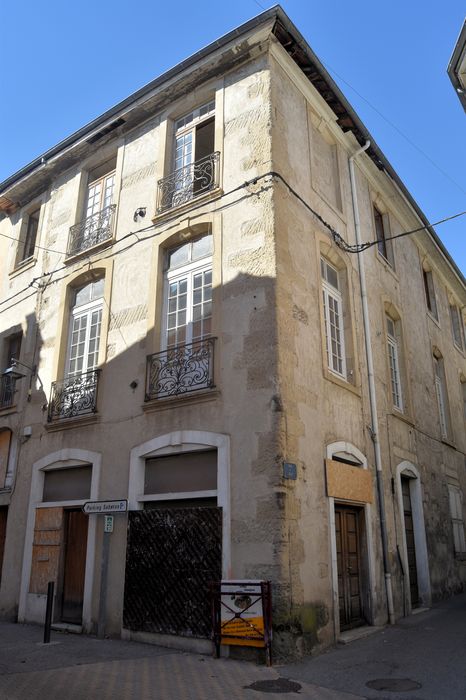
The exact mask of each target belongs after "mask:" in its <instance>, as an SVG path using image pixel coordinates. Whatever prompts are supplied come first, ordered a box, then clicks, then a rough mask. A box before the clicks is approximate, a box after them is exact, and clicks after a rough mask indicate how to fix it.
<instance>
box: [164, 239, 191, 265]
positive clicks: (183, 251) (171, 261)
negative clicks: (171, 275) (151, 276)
mask: <svg viewBox="0 0 466 700" xmlns="http://www.w3.org/2000/svg"><path fill="white" fill-rule="evenodd" d="M188 256H189V243H186V244H185V245H182V246H181V247H180V248H176V249H175V250H172V251H170V252H169V254H168V269H169V270H173V268H175V267H180V266H181V265H185V264H186V263H187V262H188V259H189V258H188Z"/></svg>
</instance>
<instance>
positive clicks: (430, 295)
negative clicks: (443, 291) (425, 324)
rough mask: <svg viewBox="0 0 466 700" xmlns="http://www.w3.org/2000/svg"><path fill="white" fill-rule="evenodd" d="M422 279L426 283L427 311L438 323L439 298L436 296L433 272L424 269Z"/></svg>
mask: <svg viewBox="0 0 466 700" xmlns="http://www.w3.org/2000/svg"><path fill="white" fill-rule="evenodd" d="M422 279H423V283H424V295H425V300H426V306H427V311H428V312H429V314H430V315H431V316H432V317H433V318H434V319H435V320H436V321H438V306H437V297H436V294H435V285H434V276H433V274H432V270H426V269H425V268H424V267H423V268H422Z"/></svg>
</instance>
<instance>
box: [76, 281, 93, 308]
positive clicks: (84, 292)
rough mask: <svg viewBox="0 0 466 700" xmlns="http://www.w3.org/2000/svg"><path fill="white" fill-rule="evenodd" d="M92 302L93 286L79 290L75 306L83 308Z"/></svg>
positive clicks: (88, 285) (87, 285)
mask: <svg viewBox="0 0 466 700" xmlns="http://www.w3.org/2000/svg"><path fill="white" fill-rule="evenodd" d="M90 300H91V285H90V284H86V286H85V287H81V289H77V290H76V292H75V300H74V306H75V307H76V306H82V305H83V304H87V303H88V302H89V301H90Z"/></svg>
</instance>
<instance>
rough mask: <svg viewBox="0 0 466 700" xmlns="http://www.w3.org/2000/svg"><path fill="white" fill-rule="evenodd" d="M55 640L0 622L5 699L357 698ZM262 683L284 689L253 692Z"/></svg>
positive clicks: (114, 646)
mask: <svg viewBox="0 0 466 700" xmlns="http://www.w3.org/2000/svg"><path fill="white" fill-rule="evenodd" d="M51 639H52V643H51V644H48V645H44V644H42V643H41V640H42V629H41V628H40V627H37V626H33V625H14V624H7V623H3V624H2V623H0V700H58V699H59V698H60V700H61V699H62V698H66V700H152V699H157V700H236V699H237V698H241V699H242V700H243V699H245V700H261V699H262V700H280V699H281V700H283V698H286V697H288V698H293V697H296V699H297V700H298V697H299V698H301V699H303V700H357V696H355V695H351V694H349V693H345V692H341V691H338V690H331V689H327V688H321V687H319V686H317V685H315V684H313V683H312V682H301V681H300V682H299V685H295V686H293V685H292V684H291V683H289V682H288V681H287V680H286V679H285V680H280V678H282V679H283V674H282V673H281V672H280V668H267V667H265V666H256V665H254V664H252V663H248V662H242V661H231V660H229V659H213V658H211V657H209V656H200V655H197V654H187V653H184V652H178V651H174V650H172V649H165V648H162V647H155V646H152V645H148V644H137V643H135V642H123V641H119V640H107V639H106V640H100V639H96V638H94V637H87V636H81V635H71V634H64V633H60V632H53V631H52V638H51ZM261 681H268V682H270V681H274V682H275V683H276V684H277V686H276V689H277V690H280V691H281V692H270V686H269V689H268V690H267V692H264V691H263V690H260V686H259V689H256V688H257V687H258V686H256V688H255V687H254V684H255V683H256V684H257V683H258V682H259V683H260V682H261ZM251 686H252V687H251ZM299 686H300V687H299ZM283 690H288V691H289V692H287V693H286V694H283ZM296 691H299V694H297V692H296Z"/></svg>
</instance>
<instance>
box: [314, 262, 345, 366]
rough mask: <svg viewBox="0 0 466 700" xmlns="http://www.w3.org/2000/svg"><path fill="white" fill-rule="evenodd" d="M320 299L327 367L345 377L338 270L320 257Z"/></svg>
mask: <svg viewBox="0 0 466 700" xmlns="http://www.w3.org/2000/svg"><path fill="white" fill-rule="evenodd" d="M320 269H321V274H322V301H323V309H324V326H325V345H326V350H327V365H328V368H329V369H330V370H331V371H332V372H335V373H336V374H339V375H340V376H341V377H344V378H345V379H346V358H345V335H344V327H343V300H342V296H341V293H340V289H339V280H338V271H337V270H336V269H335V268H334V267H333V266H332V265H330V263H328V262H327V261H326V260H324V259H323V258H321V261H320Z"/></svg>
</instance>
